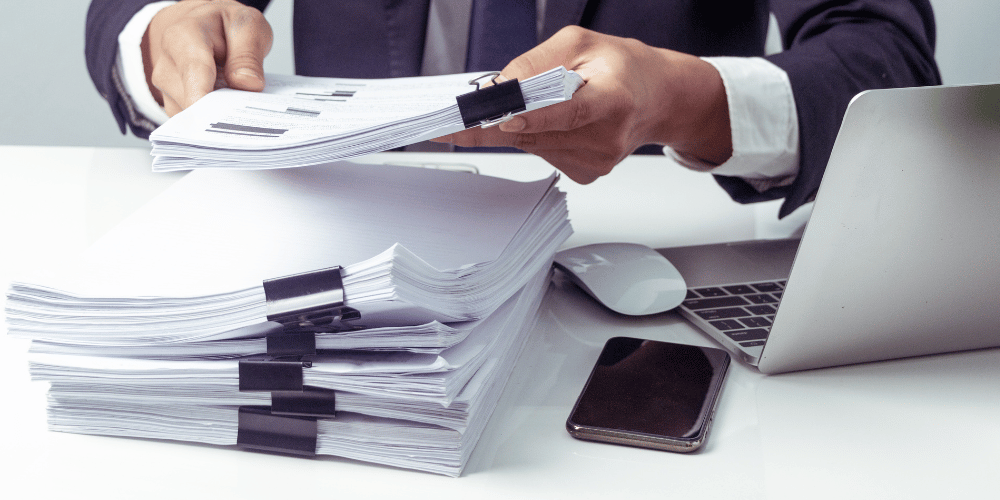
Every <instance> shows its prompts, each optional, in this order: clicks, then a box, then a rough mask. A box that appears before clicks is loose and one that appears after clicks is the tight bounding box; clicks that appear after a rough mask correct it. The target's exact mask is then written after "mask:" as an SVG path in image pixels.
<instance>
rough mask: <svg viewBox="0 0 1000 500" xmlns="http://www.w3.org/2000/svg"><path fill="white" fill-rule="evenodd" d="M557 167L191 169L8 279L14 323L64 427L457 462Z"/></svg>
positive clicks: (554, 210)
mask: <svg viewBox="0 0 1000 500" xmlns="http://www.w3.org/2000/svg"><path fill="white" fill-rule="evenodd" d="M554 182H555V176H551V177H549V178H547V179H542V180H539V181H535V182H530V183H519V182H513V181H507V180H502V179H496V178H491V177H486V176H478V175H473V174H466V173H455V172H446V171H440V170H430V169H422V168H413V167H393V166H381V165H357V164H351V163H348V162H340V163H334V164H328V165H323V166H318V167H308V168H301V169H290V170H280V171H277V170H272V171H255V172H233V171H224V170H205V171H199V172H194V173H192V174H190V175H188V176H186V177H185V178H183V179H181V180H180V181H178V183H177V184H175V185H174V186H172V187H171V188H169V189H168V190H167V191H166V192H164V193H163V194H161V195H160V196H159V197H157V198H156V199H154V200H153V201H151V202H150V203H149V204H147V205H146V206H145V207H143V208H142V209H140V210H139V211H138V212H137V213H136V214H134V215H133V216H132V217H131V218H129V219H127V220H126V221H125V222H123V223H122V224H121V225H119V226H118V227H116V228H115V229H113V230H112V231H111V232H110V233H108V234H107V235H106V236H105V237H104V238H102V239H101V240H99V241H98V242H97V243H95V245H94V246H93V247H92V248H91V249H90V250H88V252H87V253H86V254H85V255H83V256H82V257H81V258H80V259H79V260H75V261H73V262H70V263H66V264H64V265H59V266H53V267H52V268H51V269H46V270H37V272H35V273H32V274H31V275H29V276H27V277H26V278H25V279H21V280H18V281H15V282H13V283H12V284H11V288H10V290H9V291H8V300H7V310H6V316H7V325H8V331H9V333H10V334H12V335H17V336H22V337H28V338H31V339H32V348H31V350H32V353H31V357H30V358H31V362H30V369H31V373H32V376H33V378H35V379H36V380H44V381H48V382H50V391H49V419H50V427H51V428H52V429H54V430H60V431H68V432H80V433H92V434H107V435H118V436H135V437H146V438H159V439H174V440H182V441H195V442H202V443H210V444H221V445H239V446H241V447H245V448H250V449H263V450H271V451H278V452H283V453H294V454H306V455H313V454H321V455H322V454H329V455H338V456H344V457H348V458H354V459H358V460H365V461H370V462H376V463H382V464H388V465H394V466H399V467H407V468H413V469H418V470H425V471H430V472H436V473H441V474H448V475H458V474H460V473H461V471H462V468H463V467H464V465H465V463H466V461H467V460H468V457H469V454H470V453H471V451H472V449H473V447H474V446H475V443H476V441H477V439H478V437H479V435H480V434H481V433H482V431H483V428H484V426H485V423H486V421H487V420H488V418H489V415H490V414H491V413H492V410H493V407H494V406H495V404H496V401H497V400H498V398H499V396H500V392H501V391H502V389H503V385H504V382H505V380H506V378H507V376H508V375H509V373H510V371H511V370H512V369H513V365H514V362H515V360H516V358H517V355H518V353H519V352H520V349H521V347H522V346H523V344H524V342H525V340H526V335H527V333H528V332H529V331H530V329H531V326H532V324H533V321H534V318H535V315H536V311H537V309H538V306H539V304H540V302H541V298H542V295H543V292H544V290H545V288H546V286H547V283H548V279H547V278H548V273H549V267H550V264H551V259H552V256H553V255H554V253H555V251H556V250H557V249H558V247H559V246H560V245H561V244H562V243H563V242H564V241H565V239H566V238H567V237H568V236H569V234H570V233H571V231H572V230H571V228H570V226H569V221H568V219H567V212H566V205H565V197H564V195H563V194H562V193H561V192H560V191H559V190H557V189H556V188H555V187H554ZM338 264H339V265H342V266H343V267H342V268H338V267H335V266H337V265H338ZM317 300H318V301H319V302H322V303H317Z"/></svg>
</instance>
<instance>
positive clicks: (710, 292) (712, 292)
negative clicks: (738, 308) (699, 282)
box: [694, 287, 729, 297]
mask: <svg viewBox="0 0 1000 500" xmlns="http://www.w3.org/2000/svg"><path fill="white" fill-rule="evenodd" d="M694 291H696V292H698V293H699V294H700V295H701V296H702V297H722V296H724V295H729V294H728V293H726V291H725V290H723V289H721V288H717V287H709V288H695V289H694Z"/></svg>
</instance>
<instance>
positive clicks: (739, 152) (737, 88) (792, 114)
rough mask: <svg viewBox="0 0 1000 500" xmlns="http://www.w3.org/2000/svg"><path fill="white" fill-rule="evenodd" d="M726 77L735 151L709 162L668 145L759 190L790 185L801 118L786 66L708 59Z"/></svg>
mask: <svg viewBox="0 0 1000 500" xmlns="http://www.w3.org/2000/svg"><path fill="white" fill-rule="evenodd" d="M702 59H703V60H704V61H706V62H708V63H710V64H712V66H714V67H715V69H716V70H718V71H719V74H720V75H722V83H723V85H724V86H725V88H726V97H727V99H728V101H729V122H730V126H731V128H732V135H733V155H732V157H730V158H729V159H728V160H726V162H725V163H723V164H721V165H719V166H711V165H707V164H705V163H704V162H700V161H698V160H694V159H692V158H688V157H685V156H683V155H680V154H678V153H677V152H675V151H674V150H673V149H671V148H669V147H667V148H664V153H666V154H667V155H669V156H672V157H673V158H674V159H675V160H677V162H678V163H680V164H681V165H684V166H687V167H689V168H692V169H694V170H700V171H706V170H708V171H711V172H712V173H713V174H719V175H726V176H731V177H740V178H742V179H743V180H745V181H747V182H748V183H749V184H750V185H751V186H753V187H754V188H755V189H756V190H757V191H761V192H763V191H766V190H767V189H770V188H772V187H777V186H786V185H789V184H791V183H792V181H794V180H795V176H796V175H797V174H798V171H799V122H798V115H797V113H796V111H795V100H794V99H793V97H792V84H791V82H789V81H788V75H787V74H786V73H785V71H784V70H782V69H781V68H779V67H777V66H775V65H774V64H772V63H771V62H770V61H767V60H766V59H763V58H760V57H705V58H702Z"/></svg>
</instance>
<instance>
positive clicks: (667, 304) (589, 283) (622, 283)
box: [555, 243, 687, 316]
mask: <svg viewBox="0 0 1000 500" xmlns="http://www.w3.org/2000/svg"><path fill="white" fill-rule="evenodd" d="M555 266H556V267H557V268H558V269H560V270H562V271H563V272H565V273H566V274H567V275H568V276H569V278H570V279H571V280H572V281H573V282H574V283H576V284H577V285H579V286H580V288H583V289H584V290H585V291H586V292H587V293H588V294H590V295H591V296H592V297H594V298H595V299H597V301H598V302H600V303H601V304H604V305H605V306H606V307H607V308H608V309H611V310H612V311H615V312H618V313H621V314H627V315H629V316H642V315H646V314H656V313H661V312H664V311H669V310H670V309H673V308H675V307H677V306H678V305H680V303H681V302H682V301H683V300H684V297H685V296H687V287H686V285H685V283H684V278H683V277H682V276H681V273H680V272H678V271H677V268H675V267H674V265H673V264H671V263H670V261H668V260H667V259H666V258H665V257H664V256H662V255H660V254H659V253H658V252H657V251H656V250H653V249H652V248H649V247H647V246H645V245H639V244H636V243H597V244H594V245H584V246H580V247H575V248H570V249H567V250H562V251H560V252H559V253H557V254H556V257H555Z"/></svg>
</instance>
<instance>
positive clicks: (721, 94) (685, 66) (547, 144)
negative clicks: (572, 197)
mask: <svg viewBox="0 0 1000 500" xmlns="http://www.w3.org/2000/svg"><path fill="white" fill-rule="evenodd" d="M560 65H562V66H565V67H566V68H568V69H571V70H574V71H576V72H577V73H579V74H580V76H582V77H583V80H584V82H585V84H584V86H583V87H580V89H579V90H577V92H576V93H575V94H574V95H573V99H571V100H570V101H567V102H564V103H560V104H556V105H553V106H549V107H546V108H542V109H538V110H535V111H532V112H530V113H525V114H522V115H519V116H515V117H514V118H513V119H511V120H510V121H508V122H506V123H503V124H501V125H500V126H499V127H493V128H488V129H479V128H476V129H470V130H466V131H463V132H459V133H457V134H452V135H449V136H444V137H441V138H438V139H435V140H436V141H438V142H451V143H453V144H455V145H458V146H466V147H476V146H512V147H515V148H518V149H521V150H524V151H527V152H529V153H534V154H536V155H538V156H540V157H542V158H544V159H545V160H546V161H548V162H549V163H551V164H552V165H554V166H555V167H556V168H558V169H559V170H561V171H563V172H564V173H565V174H566V175H567V176H569V177H570V178H571V179H573V180H574V181H576V182H579V183H582V184H587V183H590V182H592V181H594V180H595V179H597V178H598V177H600V176H602V175H605V174H607V173H608V172H610V171H611V169H612V168H613V167H614V166H615V165H617V164H618V163H619V162H621V161H622V160H623V159H625V157H626V156H627V155H628V154H630V153H632V151H635V149H636V148H637V147H639V146H642V145H643V144H662V145H668V146H671V147H673V148H674V149H675V150H677V151H678V152H680V153H681V154H684V155H687V156H691V157H694V158H697V159H700V160H703V161H706V162H709V163H714V164H719V163H722V162H724V161H725V160H727V159H728V158H729V157H730V156H731V155H732V134H731V130H730V125H729V108H728V102H727V99H726V93H725V88H724V86H723V84H722V77H721V76H719V73H718V71H716V70H715V67H713V66H712V65H711V64H709V63H707V62H705V61H702V60H701V59H699V58H697V57H694V56H690V55H687V54H682V53H679V52H674V51H670V50H666V49H658V48H654V47H650V46H648V45H645V44H643V43H641V42H639V41H637V40H632V39H625V38H618V37H613V36H608V35H602V34H599V33H595V32H593V31H588V30H585V29H583V28H579V27H568V28H564V29H562V30H561V31H559V32H558V33H556V34H555V35H554V36H553V37H552V38H550V39H549V40H547V41H545V42H544V43H542V44H540V45H538V46H537V47H535V48H534V49H531V50H530V51H528V52H526V53H525V54H523V55H521V56H519V57H518V58H517V59H515V60H513V61H511V63H510V64H508V65H507V67H506V68H504V70H503V72H502V73H501V75H502V76H503V77H505V78H508V79H511V78H518V79H521V80H523V79H525V78H527V77H530V76H534V75H537V74H539V73H541V72H543V71H546V70H549V69H552V68H554V67H556V66H560Z"/></svg>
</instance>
